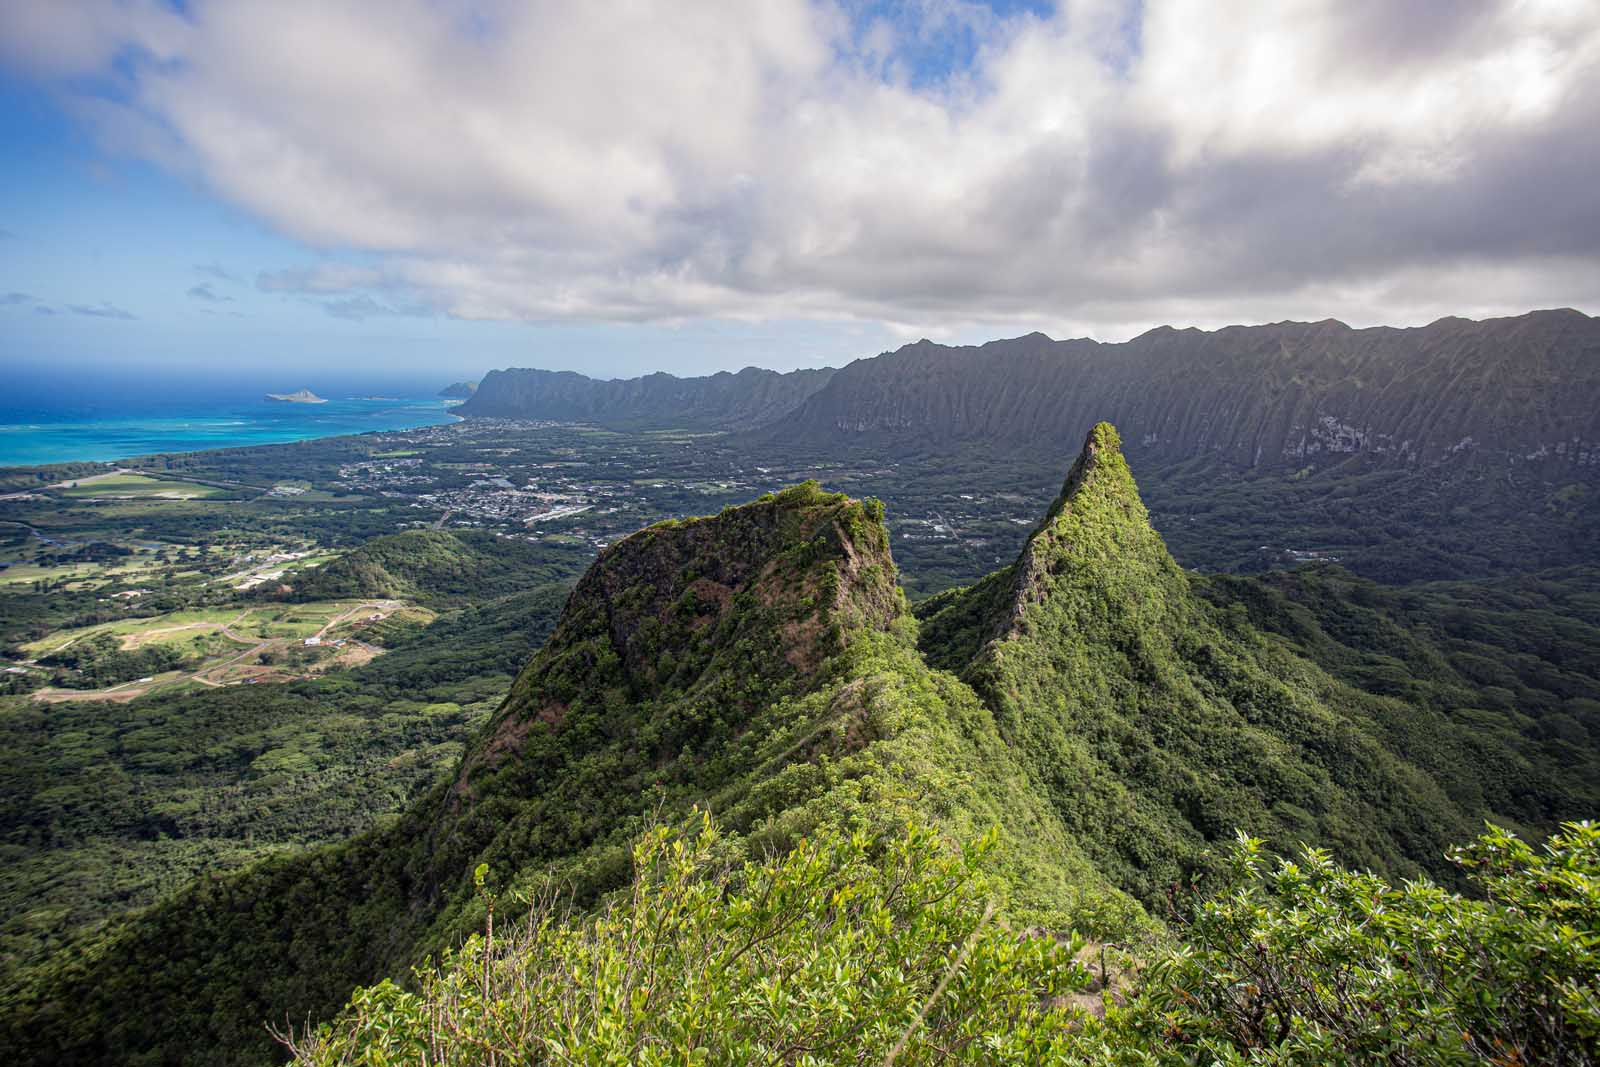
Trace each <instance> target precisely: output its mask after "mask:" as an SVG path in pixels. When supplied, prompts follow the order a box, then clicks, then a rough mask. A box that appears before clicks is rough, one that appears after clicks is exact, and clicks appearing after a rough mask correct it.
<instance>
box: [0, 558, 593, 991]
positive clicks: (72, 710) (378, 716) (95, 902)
mask: <svg viewBox="0 0 1600 1067" xmlns="http://www.w3.org/2000/svg"><path fill="white" fill-rule="evenodd" d="M565 596H566V587H565V586H564V585H550V586H545V587H541V588H538V589H534V590H532V591H529V592H526V593H521V594H515V595H513V596H510V597H504V598H499V599H496V600H491V601H488V602H486V603H485V604H483V605H481V606H479V607H475V608H468V609H462V610H459V611H455V612H451V613H448V614H445V615H443V616H440V617H439V619H438V620H436V623H435V625H433V626H430V627H428V628H425V629H418V630H415V631H413V632H412V633H411V635H410V636H409V637H408V638H407V639H405V640H403V641H400V642H398V643H396V644H395V645H394V646H393V647H391V648H390V650H389V651H388V652H387V653H386V654H385V655H383V656H381V657H379V658H378V659H376V660H373V661H372V662H371V663H369V664H367V665H366V666H364V667H360V668H356V669H354V670H351V671H348V672H341V673H334V674H328V675H325V676H323V677H320V678H316V679H313V680H309V681H304V682H295V683H290V684H284V685H254V686H235V687H231V688H224V689H212V690H201V691H198V692H197V691H194V690H187V691H177V692H171V693H168V694H164V695H158V696H150V697H145V698H143V699H141V700H138V701H134V702H132V703H126V704H112V703H94V704H90V703H72V702H68V703H61V704H50V705H44V704H40V703H38V702H37V701H28V700H26V699H21V698H12V701H13V702H12V703H11V704H10V706H8V707H5V708H4V713H3V714H0V797H3V799H4V803H3V804H0V858H3V860H4V862H3V863H0V867H3V868H4V869H5V872H6V873H5V874H4V876H0V953H3V966H0V970H12V969H15V968H16V967H17V966H19V965H21V964H25V963H28V962H30V961H37V960H38V959H39V958H40V957H41V956H42V955H43V954H44V953H45V952H47V951H48V950H50V949H52V948H54V947H56V946H59V945H61V944H63V943H64V942H65V941H66V940H67V939H68V938H70V937H72V936H74V935H79V936H81V935H82V934H83V933H84V932H85V930H86V928H94V927H98V926H100V925H102V924H103V923H104V922H105V921H106V920H107V919H108V918H113V917H115V916H116V915H118V914H119V913H121V912H122V911H124V910H126V909H128V908H133V907H139V906H143V905H146V904H150V903H153V902H155V901H157V900H160V899H162V898H164V897H167V896H169V895H171V894H172V893H173V892H175V891H177V890H178V889H180V888H181V887H182V886H184V885H185V884H187V883H188V882H190V881H191V880H192V879H193V878H194V877H196V876H198V875H200V874H202V873H209V874H213V875H214V874H217V873H220V872H222V871H226V870H229V869H234V868H238V867H240V866H243V865H244V864H246V863H248V862H249V861H251V860H254V859H259V858H261V857H264V856H267V855H272V854H277V853H282V852H285V851H289V850H294V849H297V848H304V847H306V846H309V845H315V844H320V843H323V842H330V841H342V840H344V839H346V838H348V837H350V836H351V835H353V834H355V833H358V832H360V831H362V830H365V829H367V828H368V827H370V826H372V825H373V824H374V823H375V822H377V821H378V820H379V819H380V818H381V817H382V816H385V815H388V814H390V813H393V812H395V811H397V810H399V809H400V808H402V807H403V806H404V805H405V804H406V803H408V802H409V801H410V800H411V799H412V798H413V797H414V796H415V795H416V794H417V793H418V792H419V791H421V790H423V789H425V788H426V787H427V786H428V785H429V784H431V783H432V782H433V781H434V780H436V779H437V778H438V777H439V776H440V775H441V774H444V773H446V772H448V771H449V770H450V768H451V767H452V766H453V765H454V764H455V762H456V760H457V759H459V758H460V755H461V752H462V749H463V745H464V742H465V741H466V740H467V739H468V738H470V737H471V736H472V734H473V733H474V732H475V731H476V730H477V729H478V728H479V727H481V725H482V724H483V722H484V720H485V719H486V718H487V717H488V715H489V713H490V712H491V711H492V710H493V708H494V707H495V705H496V704H498V703H499V701H500V700H501V698H502V697H503V696H504V694H505V691H506V690H507V688H509V686H510V683H511V679H512V677H513V676H514V675H515V673H516V671H517V669H518V667H519V666H520V665H521V663H522V662H523V661H524V660H526V659H527V657H528V656H529V655H531V654H532V652H533V650H534V649H535V648H537V647H538V645H539V643H540V642H541V641H542V640H543V638H544V636H545V635H546V634H548V633H549V630H550V627H551V626H552V625H553V624H554V621H555V617H556V614H557V613H558V612H559V611H560V608H561V604H562V601H563V600H564V599H565Z"/></svg>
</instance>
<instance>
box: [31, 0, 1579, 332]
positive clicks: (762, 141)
mask: <svg viewBox="0 0 1600 1067" xmlns="http://www.w3.org/2000/svg"><path fill="white" fill-rule="evenodd" d="M188 8H189V9H190V12H191V14H190V15H189V16H188V17H186V18H185V17H179V16H178V15H175V14H173V12H172V11H171V10H170V9H169V8H166V7H164V6H161V5H157V4H154V3H111V2H105V3H91V2H86V3H83V4H75V5H66V4H61V3H58V2H55V0H12V2H11V3H8V4H7V5H6V7H5V11H4V13H3V14H0V55H5V56H7V57H9V61H10V62H12V63H13V64H15V65H18V66H19V67H21V68H22V69H25V70H28V71H30V72H32V73H33V74H34V75H35V76H38V77H43V78H52V79H57V83H58V84H59V85H61V86H62V91H63V92H64V93H69V94H70V93H74V92H78V91H80V90H79V89H78V88H77V87H79V86H81V85H82V84H83V80H82V79H83V78H84V77H85V76H90V77H92V78H94V77H97V78H98V79H100V82H99V83H97V84H100V85H102V86H103V85H105V84H109V85H111V86H112V89H111V90H109V91H106V90H104V88H103V87H102V88H101V89H99V90H97V92H96V94H95V95H94V96H92V97H91V98H89V99H82V98H79V99H78V100H77V105H76V106H77V107H78V108H79V110H80V113H82V114H84V115H85V116H86V117H87V118H88V119H89V120H90V121H92V122H94V123H95V124H96V125H97V127H98V128H99V129H100V130H101V132H102V133H103V134H104V136H106V138H107V139H108V142H109V143H112V144H114V145H116V146H118V147H119V148H121V149H122V150H125V151H132V152H136V153H139V154H143V155H147V156H150V157H152V158H155V159H157V160H158V161H160V162H161V163H163V164H164V165H167V166H170V167H174V168H178V169H182V170H184V171H186V172H188V173H191V174H193V175H195V176H197V177H198V178H199V179H200V180H201V181H203V182H205V183H206V184H207V185H208V186H209V187H210V188H212V189H213V190H214V191H215V192H216V193H217V195H219V196H220V197H222V198H224V199H226V200H228V201H229V202H231V203H234V204H237V205H240V206H242V207H244V208H246V209H248V210H249V211H251V212H253V213H254V214H256V215H258V216H259V217H261V218H263V219H265V220H267V221H268V222H269V223H271V224H272V225H273V226H275V227H277V228H278V229H280V230H281V231H283V232H285V233H287V234H290V235H292V236H294V237H296V238H298V239H300V240H302V241H305V242H307V243H308V244H310V245H312V246H314V247H317V248H319V249H321V250H323V252H324V253H325V255H324V257H323V262H321V264H320V265H318V266H313V267H307V268H306V269H305V270H303V271H295V272H279V273H277V274H273V275H263V276H262V277H261V278H259V279H258V282H257V284H258V286H259V287H260V288H263V289H269V290H272V289H277V290H286V291H294V292H300V293H310V294H322V295H328V294H351V298H352V300H362V299H366V300H369V301H370V298H365V297H361V296H359V295H358V294H361V293H364V292H375V293H384V294H387V295H386V296H385V297H384V298H383V300H382V301H381V302H378V301H371V306H369V303H351V304H349V305H348V309H349V310H351V311H362V312H370V311H371V308H372V307H378V306H382V307H386V308H399V307H403V308H408V309H418V310H419V312H420V311H422V310H426V309H437V310H439V311H443V312H447V313H450V314H455V315H458V316H462V317H467V318H511V319H516V318H529V319H598V320H616V321H640V320H668V321H670V320H680V319H697V318H707V317H712V318H717V317H721V318H735V319H743V318H760V317H773V318H785V319H792V318H796V317H811V318H861V319H870V320H874V321H880V322H883V323H886V324H888V325H890V327H891V328H893V329H900V330H907V331H912V332H931V331H933V330H937V329H944V330H949V329H958V328H960V327H961V325H962V324H970V323H994V324H1002V323H1014V324H1029V325H1040V326H1046V327H1048V326H1050V325H1051V324H1064V325H1066V326H1067V327H1070V328H1073V329H1077V330H1083V331H1091V332H1096V333H1099V334H1100V335H1102V336H1109V335H1113V334H1114V333H1115V332H1117V331H1127V330H1133V329H1136V328H1140V327H1142V326H1145V325H1149V324H1152V323H1155V322H1161V321H1174V322H1183V323H1187V322H1200V323H1221V322H1228V321H1250V320H1259V319H1270V318H1282V317H1285V316H1287V315H1295V316H1310V317H1321V316H1323V315H1339V316H1341V317H1345V318H1348V319H1351V320H1352V321H1357V322H1360V321H1363V320H1366V321H1414V320H1415V319H1416V318H1417V317H1418V316H1423V315H1433V314H1435V313H1443V312H1446V311H1466V310H1469V309H1470V310H1477V311H1482V312H1488V313H1492V312H1499V311H1516V310H1525V309H1526V308H1527V307H1528V306H1533V305H1550V304H1556V303H1577V304H1580V305H1584V304H1587V305H1589V306H1590V307H1591V308H1592V307H1593V305H1594V304H1595V303H1596V302H1597V301H1600V289H1597V288H1596V274H1597V271H1596V264H1597V263H1600V182H1596V181H1595V180H1594V175H1595V174H1596V173H1600V137H1597V136H1596V134H1595V133H1594V131H1595V130H1596V129H1600V8H1597V7H1596V5H1594V4H1592V3H1582V2H1571V0H1505V2H1500V3H1489V2H1484V3H1475V4H1460V3H1457V2H1455V0H1419V2H1418V3H1415V4H1405V5H1397V4H1393V3H1389V2H1387V0H1259V2H1255V3H1246V2H1243V0H1240V2H1237V3H1230V4H1225V5H1218V4H1215V3H1210V2H1201V0H1164V2H1163V0H1151V2H1148V3H1144V4H1132V3H1122V2H1116V0H1090V2H1081V3H1076V2H1075V3H1069V4H1066V5H1065V6H1064V7H1063V9H1062V10H1060V11H1058V12H1057V13H1056V14H1054V15H1053V16H1052V17H1048V18H1044V17H1035V16H1032V15H1021V16H1016V17H1012V18H1004V19H1003V18H999V17H996V16H994V15H992V14H991V13H989V12H987V11H986V10H985V9H982V8H981V7H978V6H975V5H972V4H968V3H965V2H962V0H914V2H910V3H907V4H905V5H901V6H899V7H898V8H895V9H894V13H895V14H896V15H897V17H894V18H874V19H871V20H863V21H862V22H861V23H860V24H856V23H854V22H852V19H851V18H850V16H849V13H848V12H845V11H841V10H840V9H838V8H835V7H831V6H823V5H818V4H808V3H804V2H801V0H751V2H747V3H740V4H737V5H733V4H723V3H714V2H703V3H697V2H691V0H683V2H680V3H674V4H661V5H628V6H626V7H623V6H619V5H602V4H565V3H550V4H531V3H522V2H515V0H504V2H495V3H485V4H467V3H453V2H427V0H389V2H385V3H382V4H378V3H356V2H353V0H315V2H311V0H279V2H277V3H273V4H259V3H246V2H236V3H229V2H217V0H209V2H203V0H195V2H192V3H190V4H189V5H188ZM941 35H943V36H941ZM951 40H954V41H957V42H958V43H961V44H962V45H963V47H968V49H969V51H970V54H971V56H972V64H971V66H970V68H966V69H962V70H958V71H956V72H954V73H953V74H952V75H951V76H949V77H929V76H928V71H927V70H926V69H925V64H926V61H927V57H928V55H930V54H937V53H938V52H939V49H940V48H942V47H945V46H946V44H947V43H948V41H951ZM919 64H921V66H919ZM339 306H340V307H345V306H346V305H339ZM1057 328H1058V329H1059V328H1060V325H1057Z"/></svg>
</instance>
